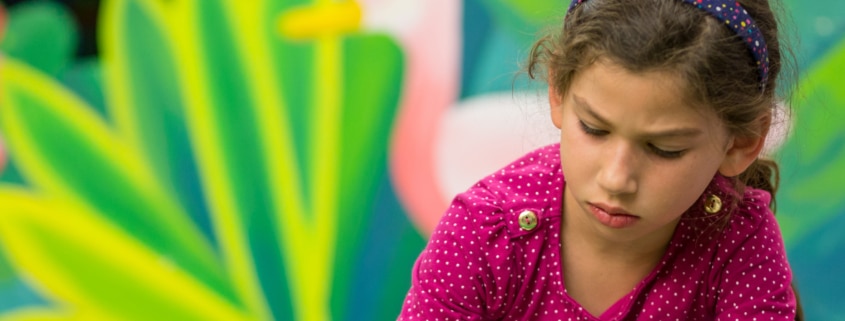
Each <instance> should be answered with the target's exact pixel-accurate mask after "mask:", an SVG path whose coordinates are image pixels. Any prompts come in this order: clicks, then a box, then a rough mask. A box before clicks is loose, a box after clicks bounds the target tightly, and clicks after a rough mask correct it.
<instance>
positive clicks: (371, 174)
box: [331, 35, 404, 320]
mask: <svg viewBox="0 0 845 321" xmlns="http://www.w3.org/2000/svg"><path fill="white" fill-rule="evenodd" d="M371 57H379V59H378V60H373V59H371ZM343 61H344V62H346V64H344V70H343V75H344V79H343V86H344V87H343V88H344V89H343V93H344V94H345V95H344V99H343V107H342V110H343V113H342V130H341V132H340V137H339V139H340V144H339V145H340V146H341V151H340V159H343V161H342V162H340V177H339V184H338V192H337V194H338V195H339V206H338V207H339V208H340V209H342V210H340V211H339V212H338V214H339V215H338V216H337V220H338V221H337V226H338V230H337V241H336V244H337V245H336V248H337V250H336V253H337V254H336V256H335V268H334V273H333V275H334V280H333V281H332V283H331V284H332V294H333V295H332V313H333V317H334V318H335V319H338V320H341V319H343V317H345V316H348V313H347V310H346V309H348V308H351V307H348V306H346V304H348V302H349V301H350V297H349V296H350V295H354V291H352V289H351V288H350V286H351V285H352V284H353V282H355V281H356V280H355V279H353V277H354V275H351V274H350V270H349V267H351V266H355V265H356V264H357V261H358V260H359V259H360V256H359V254H360V252H359V251H360V250H361V244H362V242H363V241H364V240H365V239H366V235H364V232H365V230H366V228H367V226H368V223H369V220H370V218H371V217H372V216H373V212H374V211H376V206H377V204H376V203H375V202H377V201H378V200H377V199H376V195H377V194H378V189H379V187H380V186H379V185H380V184H381V182H382V180H381V179H379V178H380V177H382V176H383V175H385V171H386V168H387V146H389V141H388V140H389V137H390V131H391V130H392V125H393V121H394V117H395V115H396V112H397V111H398V104H399V93H400V92H401V86H402V76H403V68H404V61H403V57H402V52H401V50H400V48H399V47H398V46H397V45H396V43H395V42H393V40H392V39H390V38H387V37H385V36H369V35H368V36H357V37H349V38H347V39H346V40H345V41H344V58H343ZM363 74H366V75H367V77H361V75H363Z"/></svg>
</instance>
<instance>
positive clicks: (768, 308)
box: [712, 191, 796, 320]
mask: <svg viewBox="0 0 845 321" xmlns="http://www.w3.org/2000/svg"><path fill="white" fill-rule="evenodd" d="M755 192H757V191H755ZM769 199H770V197H769V194H768V193H765V192H762V191H759V193H751V194H746V202H743V204H742V205H741V206H742V208H740V209H739V211H738V213H735V215H738V216H739V217H737V218H735V219H734V220H733V223H732V224H731V225H730V226H729V227H728V229H727V230H726V231H725V234H724V235H723V237H724V238H723V239H722V242H721V243H722V244H724V245H725V246H723V247H722V248H720V249H719V253H717V255H716V262H714V265H715V264H721V265H722V267H723V268H722V269H717V270H718V271H720V272H719V274H718V275H715V276H714V280H712V281H713V282H714V286H715V291H716V293H717V295H716V296H717V298H718V299H717V302H716V311H715V312H716V316H717V318H716V319H717V320H795V313H796V312H795V311H796V299H795V293H794V291H793V289H792V272H791V270H790V267H789V263H788V261H787V258H786V250H785V248H784V244H783V238H782V236H781V233H780V228H779V227H778V224H777V221H776V220H775V217H774V215H773V214H772V212H771V210H769V208H768V204H769Z"/></svg>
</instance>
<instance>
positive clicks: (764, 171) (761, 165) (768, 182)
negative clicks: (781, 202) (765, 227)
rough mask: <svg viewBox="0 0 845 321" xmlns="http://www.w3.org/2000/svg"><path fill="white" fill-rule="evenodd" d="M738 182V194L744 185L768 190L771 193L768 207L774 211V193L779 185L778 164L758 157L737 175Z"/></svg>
mask: <svg viewBox="0 0 845 321" xmlns="http://www.w3.org/2000/svg"><path fill="white" fill-rule="evenodd" d="M738 183H739V184H740V188H739V189H738V191H740V195H742V194H741V193H742V191H741V190H742V189H743V188H744V187H746V186H747V187H751V188H756V189H761V190H764V191H767V192H769V194H771V195H772V202H771V204H770V205H769V207H770V208H771V209H772V211H773V212H774V211H775V208H776V206H775V205H776V202H775V193H777V191H778V187H779V185H780V168H779V167H778V164H777V163H776V162H775V161H774V160H771V159H765V158H758V159H757V160H755V161H754V163H752V164H751V166H749V167H748V169H746V170H745V172H743V173H742V174H740V175H739V179H738Z"/></svg>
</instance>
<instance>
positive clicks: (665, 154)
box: [648, 144, 684, 158]
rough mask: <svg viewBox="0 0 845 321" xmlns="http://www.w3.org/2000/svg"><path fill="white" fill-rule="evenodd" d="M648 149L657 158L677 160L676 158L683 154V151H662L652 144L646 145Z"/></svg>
mask: <svg viewBox="0 0 845 321" xmlns="http://www.w3.org/2000/svg"><path fill="white" fill-rule="evenodd" d="M648 148H649V149H651V152H652V153H654V154H655V155H657V156H660V157H663V158H678V157H681V155H682V154H683V153H684V151H683V150H677V151H668V150H663V149H660V148H657V146H654V145H652V144H648Z"/></svg>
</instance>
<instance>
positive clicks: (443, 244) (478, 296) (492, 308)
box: [400, 145, 563, 319]
mask: <svg viewBox="0 0 845 321" xmlns="http://www.w3.org/2000/svg"><path fill="white" fill-rule="evenodd" d="M562 187H563V175H562V174H561V172H560V157H559V147H557V145H550V146H546V147H543V148H540V149H537V150H534V151H532V152H530V153H528V154H526V155H524V156H522V157H520V158H519V159H517V160H515V161H513V162H512V163H510V164H508V165H507V166H505V167H503V168H501V169H500V170H497V171H496V172H494V173H492V174H490V175H488V176H487V177H485V178H483V179H482V180H480V181H478V182H477V183H476V184H474V185H473V186H472V187H470V188H469V189H468V190H467V191H465V192H463V193H461V194H458V195H457V196H456V197H455V198H454V200H453V201H452V203H451V204H450V206H449V208H448V209H447V210H446V212H445V213H444V215H443V217H442V218H441V220H440V222H439V223H438V225H437V226H436V227H435V230H434V232H433V233H432V235H431V238H430V239H429V242H428V245H427V246H426V248H425V249H424V250H423V252H422V253H421V254H420V256H419V258H418V259H417V262H416V264H415V266H414V270H413V272H412V285H411V289H410V290H409V292H408V295H407V296H406V300H405V304H404V306H403V310H402V315H401V316H400V319H411V317H416V318H422V319H436V318H440V319H443V318H459V319H474V318H475V317H476V316H482V318H500V317H501V314H502V313H504V311H507V308H508V307H509V306H510V305H511V304H512V301H513V299H514V298H516V297H517V295H515V294H516V293H519V292H520V291H522V290H524V289H522V288H523V284H522V282H520V280H524V277H525V276H524V275H515V274H514V272H515V271H516V269H517V268H519V267H518V266H517V264H518V263H517V262H519V264H524V263H525V261H526V260H532V259H533V258H530V257H528V256H527V255H525V253H523V252H524V250H525V248H526V247H531V248H541V246H539V244H533V243H532V244H526V243H525V242H519V241H520V240H524V239H528V238H531V239H532V240H534V238H533V237H532V235H534V234H536V233H538V232H541V231H546V230H549V229H550V228H551V227H552V225H553V224H552V223H553V221H554V220H553V219H555V220H559V216H560V204H561V200H560V195H562ZM522 213H531V214H530V215H534V219H535V221H534V223H535V224H534V225H532V226H530V227H531V228H526V227H527V226H520V223H519V216H520V214H522ZM526 215H528V214H526ZM555 216H557V218H555ZM541 241H547V239H546V238H543V239H540V238H537V241H536V242H541ZM511 266H512V267H511ZM508 267H511V268H510V269H509V268H508ZM520 270H522V269H521V268H520Z"/></svg>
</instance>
